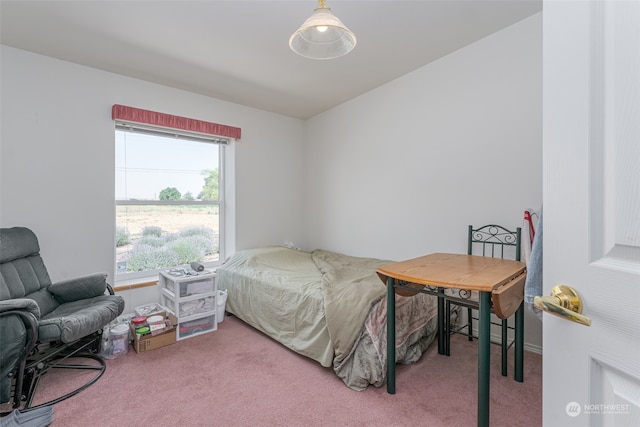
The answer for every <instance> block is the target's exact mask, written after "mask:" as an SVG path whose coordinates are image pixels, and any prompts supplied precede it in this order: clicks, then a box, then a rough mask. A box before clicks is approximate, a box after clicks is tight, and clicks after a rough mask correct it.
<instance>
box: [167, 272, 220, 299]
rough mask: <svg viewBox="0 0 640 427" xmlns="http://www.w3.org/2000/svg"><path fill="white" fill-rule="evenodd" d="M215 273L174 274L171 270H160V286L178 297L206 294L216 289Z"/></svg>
mask: <svg viewBox="0 0 640 427" xmlns="http://www.w3.org/2000/svg"><path fill="white" fill-rule="evenodd" d="M215 277H216V275H215V273H209V274H200V275H198V276H177V277H176V276H172V275H171V273H170V272H165V271H162V272H160V288H161V289H167V290H168V291H171V292H172V293H173V294H174V296H176V297H178V298H183V297H188V296H191V295H198V294H206V293H209V292H214V291H215V289H216V284H215Z"/></svg>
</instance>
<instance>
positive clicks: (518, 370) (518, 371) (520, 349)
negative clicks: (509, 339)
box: [513, 303, 524, 383]
mask: <svg viewBox="0 0 640 427" xmlns="http://www.w3.org/2000/svg"><path fill="white" fill-rule="evenodd" d="M515 334H516V336H515V340H516V342H515V347H516V348H515V357H514V359H515V369H514V372H513V377H514V379H515V380H516V381H518V382H520V383H521V382H524V303H521V304H520V307H518V310H516V331H515Z"/></svg>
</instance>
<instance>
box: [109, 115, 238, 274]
mask: <svg viewBox="0 0 640 427" xmlns="http://www.w3.org/2000/svg"><path fill="white" fill-rule="evenodd" d="M118 131H124V132H134V133H143V134H147V135H152V136H158V137H167V136H170V137H174V138H176V139H181V140H189V141H195V142H199V143H203V144H214V145H217V146H218V200H139V199H134V200H121V199H117V198H116V197H115V194H114V213H115V210H116V209H117V207H118V206H172V205H176V206H217V208H218V259H217V260H216V261H206V262H203V263H202V264H203V265H205V267H209V268H210V267H217V266H219V265H221V264H222V262H223V261H224V260H225V259H226V256H225V248H226V236H225V235H226V228H225V224H226V221H225V216H226V215H225V212H226V206H225V190H226V179H225V174H226V167H225V159H226V155H225V151H226V150H225V148H226V146H228V145H230V143H231V139H230V138H228V137H224V136H218V135H211V134H203V133H198V132H192V131H187V130H182V129H175V128H165V127H162V126H156V125H147V124H140V123H135V122H128V121H126V120H119V119H118V120H115V121H114V149H115V147H116V146H115V142H116V141H117V132H118ZM114 167H115V164H114ZM114 170H115V169H114ZM114 185H115V176H114ZM116 220H117V215H114V239H113V242H114V243H113V249H114V266H113V268H114V280H115V283H116V284H123V283H130V282H140V281H144V280H145V279H150V278H155V277H156V276H157V275H158V273H159V272H160V271H162V270H166V269H167V268H169V267H163V268H158V269H154V270H145V271H137V272H130V273H118V268H117V260H116V259H117V256H116V252H117V247H116V244H115V240H116V239H115V229H116V226H117V222H116ZM173 267H187V265H179V266H173Z"/></svg>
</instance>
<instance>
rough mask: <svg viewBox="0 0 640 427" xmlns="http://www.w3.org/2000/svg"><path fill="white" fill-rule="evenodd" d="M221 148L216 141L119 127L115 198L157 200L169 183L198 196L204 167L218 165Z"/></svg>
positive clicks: (202, 182) (182, 191)
mask: <svg viewBox="0 0 640 427" xmlns="http://www.w3.org/2000/svg"><path fill="white" fill-rule="evenodd" d="M218 150H219V146H218V145H216V144H210V143H206V142H196V141H187V140H179V139H176V138H173V137H160V136H155V135H145V134H141V133H132V132H124V131H119V130H118V131H116V200H131V199H142V200H157V199H158V195H159V194H160V191H161V190H162V189H164V188H167V187H175V188H177V189H178V191H180V194H182V195H184V194H185V193H186V192H188V191H189V192H191V194H192V195H193V197H194V198H195V197H198V193H200V191H201V190H202V187H203V185H204V178H205V175H203V174H202V171H203V170H205V169H215V168H217V167H218V153H219V151H218Z"/></svg>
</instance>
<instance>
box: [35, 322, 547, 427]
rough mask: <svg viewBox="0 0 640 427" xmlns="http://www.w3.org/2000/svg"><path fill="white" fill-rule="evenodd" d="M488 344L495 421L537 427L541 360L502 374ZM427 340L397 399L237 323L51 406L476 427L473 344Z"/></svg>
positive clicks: (103, 419)
mask: <svg viewBox="0 0 640 427" xmlns="http://www.w3.org/2000/svg"><path fill="white" fill-rule="evenodd" d="M499 351H500V349H499V347H498V346H492V360H491V363H492V372H491V375H492V376H491V409H490V414H491V425H492V426H540V425H541V423H542V421H541V412H542V411H541V408H542V358H541V356H540V355H537V354H532V353H527V352H525V373H524V375H525V381H524V383H518V382H515V381H514V380H513V354H512V352H513V350H511V352H510V355H509V357H510V360H509V362H510V366H509V373H510V376H509V377H502V376H501V375H500V358H499ZM451 354H452V355H451V356H450V357H446V356H441V355H438V352H437V344H436V343H434V344H432V345H431V346H430V347H429V349H428V350H427V351H426V352H425V354H424V355H423V356H422V358H421V359H420V360H419V361H418V363H416V364H413V365H398V368H397V380H396V387H397V393H396V394H395V395H389V394H387V392H386V387H381V388H376V387H369V388H368V389H367V390H365V391H362V392H357V391H353V390H351V389H349V388H347V387H346V386H345V385H344V384H343V383H342V381H341V380H340V379H339V378H338V377H337V376H335V374H334V373H333V371H332V370H331V369H328V368H323V367H322V366H320V365H319V364H318V363H316V362H314V361H312V360H310V359H307V358H305V357H302V356H299V355H298V354H296V353H294V352H292V351H290V350H288V349H286V348H285V347H283V346H282V345H280V344H278V343H277V342H275V341H273V340H271V339H270V338H268V337H266V336H265V335H263V334H262V333H260V332H258V331H256V330H255V329H253V328H251V327H250V326H248V325H246V324H245V323H243V322H242V321H240V320H239V319H237V318H235V317H227V318H226V319H225V321H224V322H223V323H220V324H219V329H218V331H216V332H212V333H209V334H204V335H201V336H197V337H193V338H190V339H187V340H184V341H179V342H177V343H176V344H173V345H170V346H167V347H163V348H160V349H157V350H153V351H150V352H146V353H141V354H136V353H135V352H134V351H133V349H130V350H129V353H128V354H126V355H124V356H120V357H118V358H116V359H113V360H108V361H107V371H106V372H105V374H104V375H103V377H102V378H100V379H99V380H98V382H97V383H95V384H94V385H93V386H91V387H90V388H88V389H87V390H84V391H82V392H81V393H80V394H78V395H76V396H74V397H72V398H70V399H68V400H66V401H63V402H60V403H58V404H56V405H54V422H53V426H54V427H58V426H65V427H66V426H71V427H73V426H96V427H110V426H118V427H121V426H161V427H164V426H305V427H310V426H385V427H386V426H433V427H438V426H447V427H450V426H464V427H467V426H474V425H475V424H476V410H477V409H476V402H477V400H476V391H477V386H476V384H477V383H476V379H477V359H476V357H477V345H476V343H469V342H468V341H467V340H466V338H464V337H462V336H455V337H454V338H453V340H452V351H451ZM82 375H86V374H83V373H80V374H78V373H75V372H69V371H66V372H65V371H61V370H58V371H56V372H54V371H50V372H49V373H47V374H46V375H45V376H44V378H43V380H42V382H41V384H40V386H39V389H38V393H37V395H36V400H35V402H34V404H37V403H38V402H42V401H45V399H49V398H51V397H54V396H57V395H60V394H62V393H63V392H64V390H65V389H68V387H70V386H72V385H73V383H74V381H77V380H78V379H79V377H80V376H82Z"/></svg>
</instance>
